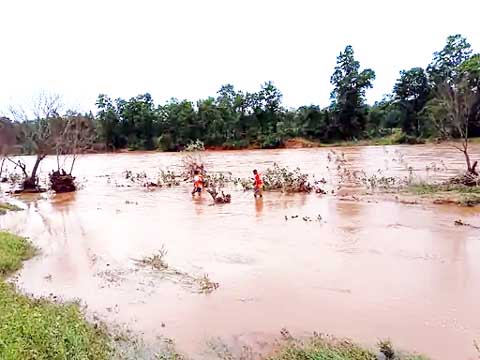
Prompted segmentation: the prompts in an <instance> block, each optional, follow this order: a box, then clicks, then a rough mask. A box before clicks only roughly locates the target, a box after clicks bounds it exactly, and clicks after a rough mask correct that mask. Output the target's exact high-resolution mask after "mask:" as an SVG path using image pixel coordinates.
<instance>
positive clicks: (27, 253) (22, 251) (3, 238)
mask: <svg viewBox="0 0 480 360" xmlns="http://www.w3.org/2000/svg"><path fill="white" fill-rule="evenodd" d="M34 253H35V250H34V248H33V247H32V246H31V245H30V243H29V242H28V241H27V240H26V239H25V238H22V237H20V236H16V235H13V234H10V233H7V232H5V231H1V232H0V281H1V277H2V276H5V275H7V274H9V273H12V272H14V271H16V270H18V269H20V267H21V266H22V261H23V260H27V259H29V258H31V257H32V256H33V254H34Z"/></svg>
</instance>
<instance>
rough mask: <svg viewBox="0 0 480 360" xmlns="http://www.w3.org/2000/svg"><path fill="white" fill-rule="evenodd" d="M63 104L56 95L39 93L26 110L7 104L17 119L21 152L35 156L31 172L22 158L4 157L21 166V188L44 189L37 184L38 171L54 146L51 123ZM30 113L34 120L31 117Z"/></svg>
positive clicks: (30, 189) (57, 115)
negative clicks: (28, 109) (22, 176)
mask: <svg viewBox="0 0 480 360" xmlns="http://www.w3.org/2000/svg"><path fill="white" fill-rule="evenodd" d="M62 106H63V104H62V102H61V99H60V96H59V95H52V94H46V93H41V94H39V95H38V97H37V98H35V99H34V101H33V104H32V106H31V109H30V111H29V112H27V111H25V110H24V108H23V107H22V106H11V107H10V112H11V114H12V116H13V118H14V119H15V120H16V126H17V128H18V135H17V137H18V138H19V143H20V144H21V145H22V146H23V148H24V149H23V150H24V152H25V151H26V152H27V153H30V154H33V155H36V158H35V163H34V165H33V168H32V171H31V173H28V171H27V167H26V165H25V163H23V162H22V161H21V160H17V159H12V158H11V156H10V155H9V156H7V160H9V161H10V162H12V163H13V164H15V166H16V167H18V168H20V169H21V170H22V173H23V174H24V180H23V183H22V185H23V187H22V190H23V191H29V192H37V191H43V189H41V188H40V186H39V183H38V176H37V173H38V169H39V166H40V163H41V162H42V160H43V159H45V157H46V156H47V155H48V154H50V153H52V151H53V149H54V139H53V136H52V131H51V130H52V129H51V126H50V125H51V122H52V120H53V119H56V118H59V112H60V110H61V108H62ZM32 115H33V117H34V120H30V118H31V116H32Z"/></svg>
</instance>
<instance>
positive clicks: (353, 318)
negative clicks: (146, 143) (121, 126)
mask: <svg viewBox="0 0 480 360" xmlns="http://www.w3.org/2000/svg"><path fill="white" fill-rule="evenodd" d="M328 151H329V150H328V149H308V150H303V149H300V150H272V151H241V152H209V153H205V155H204V156H205V159H206V161H207V163H208V168H209V169H213V170H216V171H231V172H232V173H233V174H234V175H237V176H249V175H250V173H251V170H252V169H253V168H258V169H259V170H260V171H263V170H264V169H265V168H267V167H268V166H270V165H271V164H272V163H273V162H277V163H279V164H282V165H290V166H300V167H301V168H302V170H304V171H305V172H308V173H315V174H316V176H317V177H325V178H326V179H327V180H328V181H329V182H333V183H335V181H336V179H337V174H336V165H335V164H333V163H332V162H330V163H329V162H328V161H327V153H328ZM335 151H337V152H338V153H342V152H343V153H344V154H345V155H344V156H345V160H346V161H347V164H348V166H349V167H350V168H352V169H357V170H359V169H366V171H367V172H369V173H372V172H374V171H376V170H377V169H384V171H385V172H386V173H388V174H395V175H400V176H408V170H407V168H408V167H409V166H411V167H412V168H413V170H414V171H415V176H417V177H428V178H429V180H435V179H437V180H438V179H442V178H446V177H448V176H450V175H452V174H455V173H457V172H458V171H459V169H461V168H462V167H463V163H462V161H463V159H462V157H461V154H460V153H459V152H458V151H456V150H454V149H452V148H450V147H448V146H406V147H402V146H398V147H387V148H383V147H358V148H341V149H337V150H335ZM180 156H181V155H180V154H165V153H125V154H103V155H88V156H84V157H83V158H81V159H80V160H79V161H78V166H77V168H76V170H75V172H76V174H77V175H78V176H79V180H80V182H81V183H83V185H84V187H83V188H82V189H81V190H80V191H78V192H77V193H76V194H64V195H43V196H41V197H37V196H35V197H28V198H24V199H23V201H25V203H26V207H27V210H26V211H24V212H20V213H16V214H8V215H6V216H4V217H2V218H0V225H1V227H2V228H8V229H10V230H12V231H15V232H17V233H19V234H22V235H26V236H28V237H29V238H30V239H31V240H32V242H33V243H34V244H35V245H36V246H38V247H39V248H40V249H41V254H40V255H39V256H37V257H35V258H34V259H32V260H30V261H28V262H27V263H26V264H25V267H24V269H23V270H22V271H21V273H20V274H19V280H18V284H19V286H20V287H21V288H22V289H23V290H24V291H25V292H27V293H33V294H34V295H48V294H50V293H53V294H55V295H57V296H60V297H62V298H65V299H74V298H79V299H81V300H82V301H83V302H85V303H86V304H88V307H89V309H90V311H93V312H95V313H98V314H100V315H101V316H102V317H103V318H105V319H107V320H111V321H115V322H122V323H127V324H128V326H130V327H131V328H132V329H134V330H138V331H141V332H143V333H144V336H145V339H146V341H149V339H155V337H156V336H160V335H165V336H169V337H171V338H173V339H175V341H176V343H177V345H178V347H179V348H180V350H183V351H185V352H187V353H189V354H191V355H193V356H194V357H195V356H197V357H200V355H201V354H202V352H203V351H204V350H205V342H206V341H207V340H208V339H211V338H215V337H222V338H223V339H224V340H225V341H226V342H227V343H230V344H236V343H243V342H246V343H254V342H255V340H258V339H261V338H263V337H267V338H268V337H270V336H273V335H276V334H278V332H279V330H280V329H281V328H283V327H285V328H288V329H289V330H290V332H292V333H293V334H297V335H302V334H304V333H306V332H311V331H315V330H316V331H319V332H328V333H332V334H335V335H338V336H347V337H352V338H354V339H355V340H357V341H360V342H362V343H365V344H367V345H372V344H374V343H375V342H376V341H377V340H378V339H379V338H387V337H388V338H391V339H392V340H393V342H394V343H395V344H396V345H397V346H400V347H401V348H404V349H409V350H414V351H418V352H422V353H425V354H427V355H430V356H432V357H433V358H434V359H468V358H474V356H475V353H474V348H473V340H474V339H475V338H477V339H480V307H479V301H480V230H477V229H474V228H469V227H455V226H454V220H456V219H458V218H461V219H463V221H465V222H467V223H471V224H475V225H479V226H480V217H479V214H480V209H479V208H476V209H475V208H474V209H472V208H460V207H457V206H435V205H431V206H430V205H405V204H401V203H397V202H393V201H390V202H388V201H378V202H363V201H359V202H354V201H340V200H339V198H337V197H336V196H333V195H328V196H319V195H314V194H311V195H284V194H280V193H266V194H265V197H264V199H263V200H257V201H255V200H254V199H253V196H252V194H251V193H249V192H242V191H240V190H231V193H232V197H233V202H232V204H229V205H224V206H210V205H211V201H210V199H209V198H208V195H207V194H204V195H203V198H202V199H195V200H192V198H191V196H190V194H189V191H191V188H190V185H187V184H185V185H182V186H180V187H176V188H171V189H162V190H156V191H148V190H146V189H145V188H142V187H140V186H137V185H133V186H132V187H118V186H116V185H115V184H117V185H118V184H126V182H125V180H124V177H123V175H122V172H123V171H124V170H126V169H129V170H132V171H134V172H137V171H147V172H148V173H149V174H155V173H156V172H157V171H158V169H159V168H171V169H174V167H175V165H177V164H178V163H179V161H180ZM472 156H473V157H476V158H479V157H480V147H479V146H476V147H473V151H472ZM26 160H27V161H31V160H32V159H29V158H27V159H26ZM441 161H443V163H444V165H445V166H446V169H445V167H444V165H442V164H441ZM432 163H435V164H436V167H437V170H436V171H433V170H430V171H428V172H426V171H425V167H426V165H429V166H430V167H431V168H433V167H434V166H433V164H432ZM54 166H55V159H53V158H47V159H46V160H45V161H44V163H43V164H42V170H43V171H44V173H43V174H45V171H46V170H50V169H51V168H53V167H54ZM327 166H328V167H329V169H327ZM358 191H359V190H358ZM319 214H320V215H321V217H322V219H323V221H322V222H318V221H313V222H304V221H303V220H302V219H301V218H302V217H303V216H309V217H311V218H313V219H315V218H316V217H317V215H319ZM292 215H299V216H300V217H299V218H297V219H291V218H290V217H291V216H292ZM285 216H288V217H289V220H288V221H286V220H285ZM162 244H164V245H165V247H166V248H167V249H168V254H167V262H168V263H169V265H170V266H172V267H175V268H177V269H181V270H183V271H187V272H189V273H191V274H195V275H202V274H204V273H208V275H209V276H210V278H211V279H212V280H214V281H217V282H219V283H220V288H219V289H218V290H216V291H214V292H213V293H211V294H207V295H206V294H198V293H195V292H194V291H192V289H190V288H189V287H186V286H184V285H182V284H181V283H175V282H172V281H171V280H168V279H162V277H161V276H160V275H159V274H158V273H154V272H152V271H148V270H147V269H144V268H139V267H138V266H136V264H135V262H134V261H133V260H132V259H140V258H143V257H144V256H149V255H152V254H153V253H155V252H156V251H157V250H158V249H160V248H161V246H162ZM162 324H164V325H165V327H162Z"/></svg>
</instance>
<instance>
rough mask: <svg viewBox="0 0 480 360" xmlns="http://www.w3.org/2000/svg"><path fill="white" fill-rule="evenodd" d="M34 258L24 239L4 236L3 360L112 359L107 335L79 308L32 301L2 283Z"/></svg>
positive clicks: (0, 268) (0, 236) (0, 287)
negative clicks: (90, 322) (26, 260)
mask: <svg viewBox="0 0 480 360" xmlns="http://www.w3.org/2000/svg"><path fill="white" fill-rule="evenodd" d="M32 254H33V249H32V247H31V246H30V244H29V243H28V242H27V241H26V240H25V239H24V238H21V237H18V236H15V235H12V234H9V233H6V232H0V358H1V359H5V360H14V359H59V360H60V359H109V358H110V357H111V348H110V345H109V344H110V342H109V340H108V338H107V336H106V335H105V332H104V331H103V330H102V329H101V328H97V327H93V326H92V325H90V324H88V323H87V322H86V321H85V319H84V317H83V315H82V314H81V312H80V309H79V307H78V306H77V305H76V304H67V305H60V304H54V303H51V302H49V301H47V300H35V299H30V298H28V297H26V296H23V295H20V294H18V293H17V292H16V291H15V288H14V287H13V286H12V285H11V284H7V283H6V282H4V281H3V280H2V278H1V277H2V276H5V275H7V274H9V273H11V272H12V271H15V270H17V269H19V268H20V267H21V264H22V260H25V259H27V258H28V257H30V256H31V255H32Z"/></svg>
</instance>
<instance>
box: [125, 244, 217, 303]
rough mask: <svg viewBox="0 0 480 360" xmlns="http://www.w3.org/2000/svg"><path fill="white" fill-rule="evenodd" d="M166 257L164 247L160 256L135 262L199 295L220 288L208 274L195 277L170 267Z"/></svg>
mask: <svg viewBox="0 0 480 360" xmlns="http://www.w3.org/2000/svg"><path fill="white" fill-rule="evenodd" d="M166 255H167V250H166V248H165V246H164V245H162V247H161V249H160V250H159V251H158V254H154V255H153V256H147V257H145V258H143V259H141V260H136V259H133V260H134V261H135V263H136V264H137V265H140V266H143V267H145V266H150V267H151V268H153V269H155V270H157V271H159V272H161V273H162V275H163V276H164V277H166V278H168V279H171V280H173V281H176V280H178V281H179V282H180V283H181V284H182V285H185V286H186V287H188V288H196V289H197V290H196V292H198V293H203V294H208V293H211V292H212V291H214V290H216V289H218V288H219V286H220V284H219V283H217V282H213V281H212V280H210V277H209V276H208V274H204V275H202V276H193V275H190V274H188V273H186V272H183V271H180V270H177V269H175V268H172V267H170V266H169V265H168V264H167V262H166V260H165V257H166Z"/></svg>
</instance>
